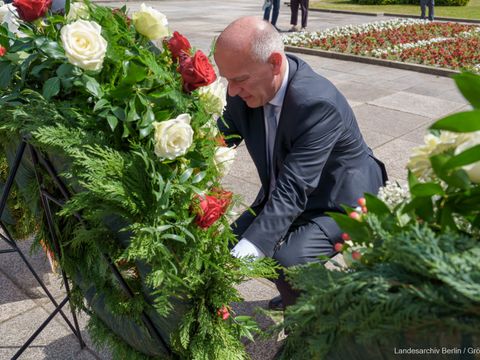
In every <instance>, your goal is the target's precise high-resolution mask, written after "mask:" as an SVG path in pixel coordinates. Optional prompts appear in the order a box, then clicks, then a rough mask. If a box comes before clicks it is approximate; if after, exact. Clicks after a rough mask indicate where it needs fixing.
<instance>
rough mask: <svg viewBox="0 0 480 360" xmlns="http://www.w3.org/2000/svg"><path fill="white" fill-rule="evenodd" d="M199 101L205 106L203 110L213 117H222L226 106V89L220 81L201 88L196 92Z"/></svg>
mask: <svg viewBox="0 0 480 360" xmlns="http://www.w3.org/2000/svg"><path fill="white" fill-rule="evenodd" d="M198 93H199V96H200V99H201V100H203V102H204V104H205V110H207V112H208V113H209V114H211V115H212V116H213V117H218V116H220V115H222V113H223V109H224V108H225V105H227V89H226V88H225V85H223V83H222V82H221V81H220V80H217V81H215V82H213V83H212V84H210V85H208V86H202V87H201V88H199V90H198Z"/></svg>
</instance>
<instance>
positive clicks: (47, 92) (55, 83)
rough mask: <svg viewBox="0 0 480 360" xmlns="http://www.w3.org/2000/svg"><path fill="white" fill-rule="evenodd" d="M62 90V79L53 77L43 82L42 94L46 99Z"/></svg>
mask: <svg viewBox="0 0 480 360" xmlns="http://www.w3.org/2000/svg"><path fill="white" fill-rule="evenodd" d="M59 92H60V79H59V78H58V77H56V76H55V77H52V78H50V79H48V80H47V81H45V83H44V84H43V89H42V95H43V97H44V98H45V99H46V100H50V98H52V97H53V96H55V95H57V94H58V93H59Z"/></svg>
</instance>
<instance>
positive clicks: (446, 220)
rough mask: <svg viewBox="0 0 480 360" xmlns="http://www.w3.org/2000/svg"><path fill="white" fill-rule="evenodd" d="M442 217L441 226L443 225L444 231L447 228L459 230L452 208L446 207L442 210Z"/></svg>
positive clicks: (440, 217)
mask: <svg viewBox="0 0 480 360" xmlns="http://www.w3.org/2000/svg"><path fill="white" fill-rule="evenodd" d="M439 219H440V226H441V227H442V231H446V230H447V229H450V230H457V225H456V224H455V220H454V219H453V216H452V210H451V209H450V208H448V207H444V208H442V209H441V210H440V214H439Z"/></svg>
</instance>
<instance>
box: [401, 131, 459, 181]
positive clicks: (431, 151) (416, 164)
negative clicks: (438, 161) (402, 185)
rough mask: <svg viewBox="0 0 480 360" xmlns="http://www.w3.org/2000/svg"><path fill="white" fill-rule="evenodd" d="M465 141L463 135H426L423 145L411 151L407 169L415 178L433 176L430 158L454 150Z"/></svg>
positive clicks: (445, 133) (448, 132)
mask: <svg viewBox="0 0 480 360" xmlns="http://www.w3.org/2000/svg"><path fill="white" fill-rule="evenodd" d="M465 140H466V136H465V135H463V134H456V133H453V132H450V131H442V132H440V136H435V135H433V134H427V135H425V137H424V141H425V145H422V146H418V147H416V148H414V149H413V150H412V156H411V157H410V159H409V160H408V164H407V168H409V169H410V170H411V171H412V172H413V174H415V176H416V177H418V178H421V179H428V178H429V177H430V176H431V175H432V174H433V170H432V166H431V163H430V157H431V156H433V155H438V154H441V153H443V152H446V151H448V150H451V149H454V148H455V147H457V145H459V144H461V143H463V142H464V141H465Z"/></svg>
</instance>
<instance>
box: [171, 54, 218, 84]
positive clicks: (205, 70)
mask: <svg viewBox="0 0 480 360" xmlns="http://www.w3.org/2000/svg"><path fill="white" fill-rule="evenodd" d="M178 71H179V72H180V74H181V75H182V79H183V88H184V89H185V91H187V92H191V91H193V90H195V89H197V88H199V87H201V86H207V85H210V84H211V83H213V82H214V81H215V79H216V78H217V75H216V74H215V70H214V69H213V66H212V64H210V61H209V60H208V57H207V56H206V55H205V54H204V53H203V52H202V51H201V50H197V52H196V53H195V55H194V56H193V57H190V56H188V55H187V54H184V53H181V54H180V66H179V67H178Z"/></svg>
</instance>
